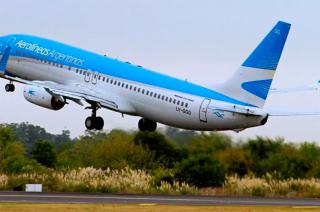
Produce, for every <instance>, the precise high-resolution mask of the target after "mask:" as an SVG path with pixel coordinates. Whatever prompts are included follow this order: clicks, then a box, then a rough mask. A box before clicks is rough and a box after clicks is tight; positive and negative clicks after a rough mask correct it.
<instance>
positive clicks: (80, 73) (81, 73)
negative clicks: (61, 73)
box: [69, 69, 82, 74]
mask: <svg viewBox="0 0 320 212" xmlns="http://www.w3.org/2000/svg"><path fill="white" fill-rule="evenodd" d="M69 70H70V69H69ZM79 73H80V74H82V71H81V70H80V72H79Z"/></svg>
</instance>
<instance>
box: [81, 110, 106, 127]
mask: <svg viewBox="0 0 320 212" xmlns="http://www.w3.org/2000/svg"><path fill="white" fill-rule="evenodd" d="M99 108H100V107H99V106H98V105H96V104H95V105H94V104H92V106H91V107H88V108H86V109H92V115H91V116H89V117H88V118H86V121H85V125H86V128H87V129H88V130H93V129H95V130H102V129H103V125H104V121H103V118H102V117H100V116H98V117H97V110H98V109H99Z"/></svg>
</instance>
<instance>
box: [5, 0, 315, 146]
mask: <svg viewBox="0 0 320 212" xmlns="http://www.w3.org/2000/svg"><path fill="white" fill-rule="evenodd" d="M319 8H320V2H319V1H316V0H314V1H311V0H309V1H306V0H304V1H302V0H301V1H298V0H290V1H287V0H283V1H281V0H265V1H264V0H259V1H256V0H241V1H238V0H233V1H231V0H216V1H215V0H152V1H150V0H117V1H114V0H90V1H87V0H86V1H85V0H68V1H66V0H55V1H52V0H28V1H18V0H10V1H3V2H2V4H1V18H0V26H1V29H0V30H1V32H0V34H11V33H28V34H33V35H38V36H43V37H46V38H50V39H54V40H58V41H61V42H65V43H68V44H72V45H76V46H78V47H81V48H84V49H87V50H91V51H95V52H97V53H100V54H105V53H106V54H108V55H109V56H111V57H114V58H118V59H120V60H125V61H131V62H132V63H135V64H140V65H143V66H144V67H148V68H150V69H153V70H156V71H159V72H162V73H165V74H168V75H171V76H174V77H178V78H182V79H188V80H189V81H192V82H195V83H199V84H202V85H210V84H214V83H216V82H221V81H223V80H225V79H227V78H228V77H229V76H230V75H232V74H233V72H234V71H235V70H236V69H237V68H238V67H239V65H240V64H242V62H243V61H244V59H245V58H246V57H247V56H248V54H249V53H250V52H251V51H252V50H253V49H254V48H255V46H256V45H257V44H258V43H259V42H260V40H261V39H262V38H263V37H264V36H265V35H266V34H267V33H268V32H269V30H270V29H271V28H272V27H273V25H274V24H275V23H276V22H277V21H278V20H282V21H287V22H290V23H291V24H292V27H291V32H290V34H289V37H288V40H287V43H286V46H285V49H284V52H283V56H282V59H281V61H280V64H279V66H278V70H277V73H276V76H275V79H274V82H273V87H282V86H289V85H301V84H311V83H315V82H316V81H317V80H319V79H320V68H319V67H320V55H319V52H320V40H319V39H320V25H319V20H320V13H319ZM5 84H6V81H5V80H3V79H1V80H0V86H1V87H4V85H5ZM22 90H23V86H22V85H17V91H16V92H15V93H6V92H5V91H4V89H0V95H1V97H0V98H1V111H2V112H1V113H0V122H5V123H12V122H22V121H28V122H30V123H32V124H37V125H40V126H43V127H45V128H46V129H47V130H48V131H49V132H54V133H57V132H61V130H63V129H69V130H70V131H71V133H72V135H73V136H77V135H79V134H82V133H83V132H84V130H85V127H84V119H85V118H86V117H87V116H88V115H89V114H90V111H88V110H86V111H85V110H84V109H83V108H82V107H80V106H78V105H76V104H74V103H70V105H67V106H66V107H65V108H63V109H62V110H60V111H50V110H47V109H44V108H41V107H38V106H35V105H32V104H31V103H28V102H27V101H26V100H25V99H24V98H23V94H22ZM267 106H272V107H276V106H281V107H294V108H298V109H303V110H306V108H307V109H310V110H311V109H318V110H320V93H319V92H318V93H312V92H304V93H295V94H285V95H284V94H282V95H270V96H269V98H268V102H267ZM159 112H160V110H159ZM98 113H99V115H102V116H103V117H104V119H105V128H106V129H112V128H124V129H136V128H137V126H136V125H137V121H138V118H136V117H129V116H125V118H122V117H121V115H120V114H118V113H115V112H111V111H108V110H100V111H99V112H98ZM319 130H320V117H312V116H311V117H290V118H288V117H287V118H280V117H277V118H270V119H269V122H268V123H267V124H266V125H265V126H262V127H257V128H253V129H247V130H245V131H243V132H241V133H239V134H237V133H233V132H229V134H231V135H232V136H234V137H236V138H243V137H247V136H254V135H266V136H273V137H274V136H281V137H285V138H287V139H289V140H291V141H304V140H315V141H320V133H319Z"/></svg>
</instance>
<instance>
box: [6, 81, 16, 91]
mask: <svg viewBox="0 0 320 212" xmlns="http://www.w3.org/2000/svg"><path fill="white" fill-rule="evenodd" d="M4 88H5V90H6V91H7V92H13V91H14V90H15V86H14V84H13V83H12V82H10V83H9V84H6V86H5V87H4Z"/></svg>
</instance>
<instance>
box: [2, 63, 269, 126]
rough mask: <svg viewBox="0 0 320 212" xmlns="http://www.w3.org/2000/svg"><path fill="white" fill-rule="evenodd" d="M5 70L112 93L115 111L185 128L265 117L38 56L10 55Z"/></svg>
mask: <svg viewBox="0 0 320 212" xmlns="http://www.w3.org/2000/svg"><path fill="white" fill-rule="evenodd" d="M7 71H8V72H9V73H10V74H13V75H15V76H17V77H20V78H22V79H26V80H36V81H52V82H55V83H59V84H63V85H66V86H67V85H68V84H81V85H83V86H86V87H89V88H90V89H91V90H92V92H99V93H101V94H102V95H109V96H110V94H111V95H112V96H113V97H114V98H116V99H117V100H118V102H120V104H119V109H118V110H117V111H118V112H120V113H124V114H130V115H137V116H141V117H143V118H147V119H150V120H153V121H156V122H159V123H163V124H166V125H170V126H174V127H179V128H184V129H192V130H229V129H239V130H240V129H245V128H248V127H254V126H259V125H262V121H263V119H265V118H266V116H267V114H266V115H265V116H248V115H245V114H240V113H234V112H229V111H225V110H221V109H217V106H218V108H221V107H222V108H223V107H224V106H228V107H233V106H234V107H235V106H236V105H233V104H231V103H226V102H222V101H217V100H214V99H208V98H204V97H201V96H195V95H190V94H186V93H181V92H177V91H173V90H168V89H163V88H160V87H155V86H151V85H147V84H142V83H138V82H135V81H128V80H125V79H121V78H116V77H113V76H108V75H103V74H100V73H96V72H94V71H90V70H80V69H76V68H71V67H69V66H63V65H60V64H56V63H52V62H51V63H49V62H47V61H43V60H38V59H30V58H24V57H10V60H9V62H8V66H7Z"/></svg>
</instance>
